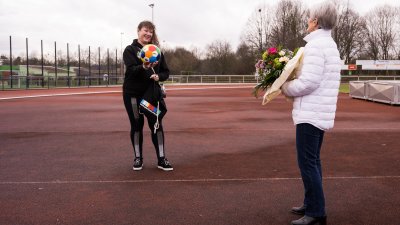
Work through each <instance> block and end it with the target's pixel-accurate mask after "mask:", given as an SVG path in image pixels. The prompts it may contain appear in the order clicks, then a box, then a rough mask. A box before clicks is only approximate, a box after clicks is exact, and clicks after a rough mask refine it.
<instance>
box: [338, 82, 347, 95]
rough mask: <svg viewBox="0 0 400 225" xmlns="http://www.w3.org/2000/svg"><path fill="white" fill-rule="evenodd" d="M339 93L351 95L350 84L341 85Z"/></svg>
mask: <svg viewBox="0 0 400 225" xmlns="http://www.w3.org/2000/svg"><path fill="white" fill-rule="evenodd" d="M339 92H340V93H345V94H348V93H350V87H349V84H348V83H346V84H340V87H339Z"/></svg>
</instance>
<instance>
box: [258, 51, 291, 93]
mask: <svg viewBox="0 0 400 225" xmlns="http://www.w3.org/2000/svg"><path fill="white" fill-rule="evenodd" d="M297 50H298V49H295V51H294V52H292V51H290V50H288V49H283V48H282V46H278V47H277V48H275V47H273V48H269V49H268V50H267V51H265V52H264V53H263V54H262V59H260V60H259V61H258V62H257V63H256V65H255V67H256V79H257V80H259V81H260V83H259V84H257V85H256V86H255V87H254V90H253V95H254V96H256V97H258V94H259V92H260V90H263V91H265V90H267V89H268V88H269V87H271V85H272V84H273V83H274V82H275V80H276V79H278V78H279V76H280V75H281V73H282V71H283V69H284V68H285V65H286V64H287V62H289V60H290V59H292V58H293V56H294V55H295V54H296V52H297Z"/></svg>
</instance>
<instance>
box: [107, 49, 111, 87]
mask: <svg viewBox="0 0 400 225" xmlns="http://www.w3.org/2000/svg"><path fill="white" fill-rule="evenodd" d="M108 85H110V50H109V49H108V48H107V86H108Z"/></svg>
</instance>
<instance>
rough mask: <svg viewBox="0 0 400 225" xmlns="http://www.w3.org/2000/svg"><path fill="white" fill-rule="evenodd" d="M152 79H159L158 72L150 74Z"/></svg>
mask: <svg viewBox="0 0 400 225" xmlns="http://www.w3.org/2000/svg"><path fill="white" fill-rule="evenodd" d="M150 79H153V80H154V81H159V80H160V77H158V75H157V74H153V75H151V76H150Z"/></svg>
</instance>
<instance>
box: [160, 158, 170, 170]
mask: <svg viewBox="0 0 400 225" xmlns="http://www.w3.org/2000/svg"><path fill="white" fill-rule="evenodd" d="M157 167H158V168H159V169H162V170H164V171H171V170H174V168H172V166H171V164H170V163H169V161H168V159H167V158H161V159H160V160H159V161H158V166H157Z"/></svg>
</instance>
